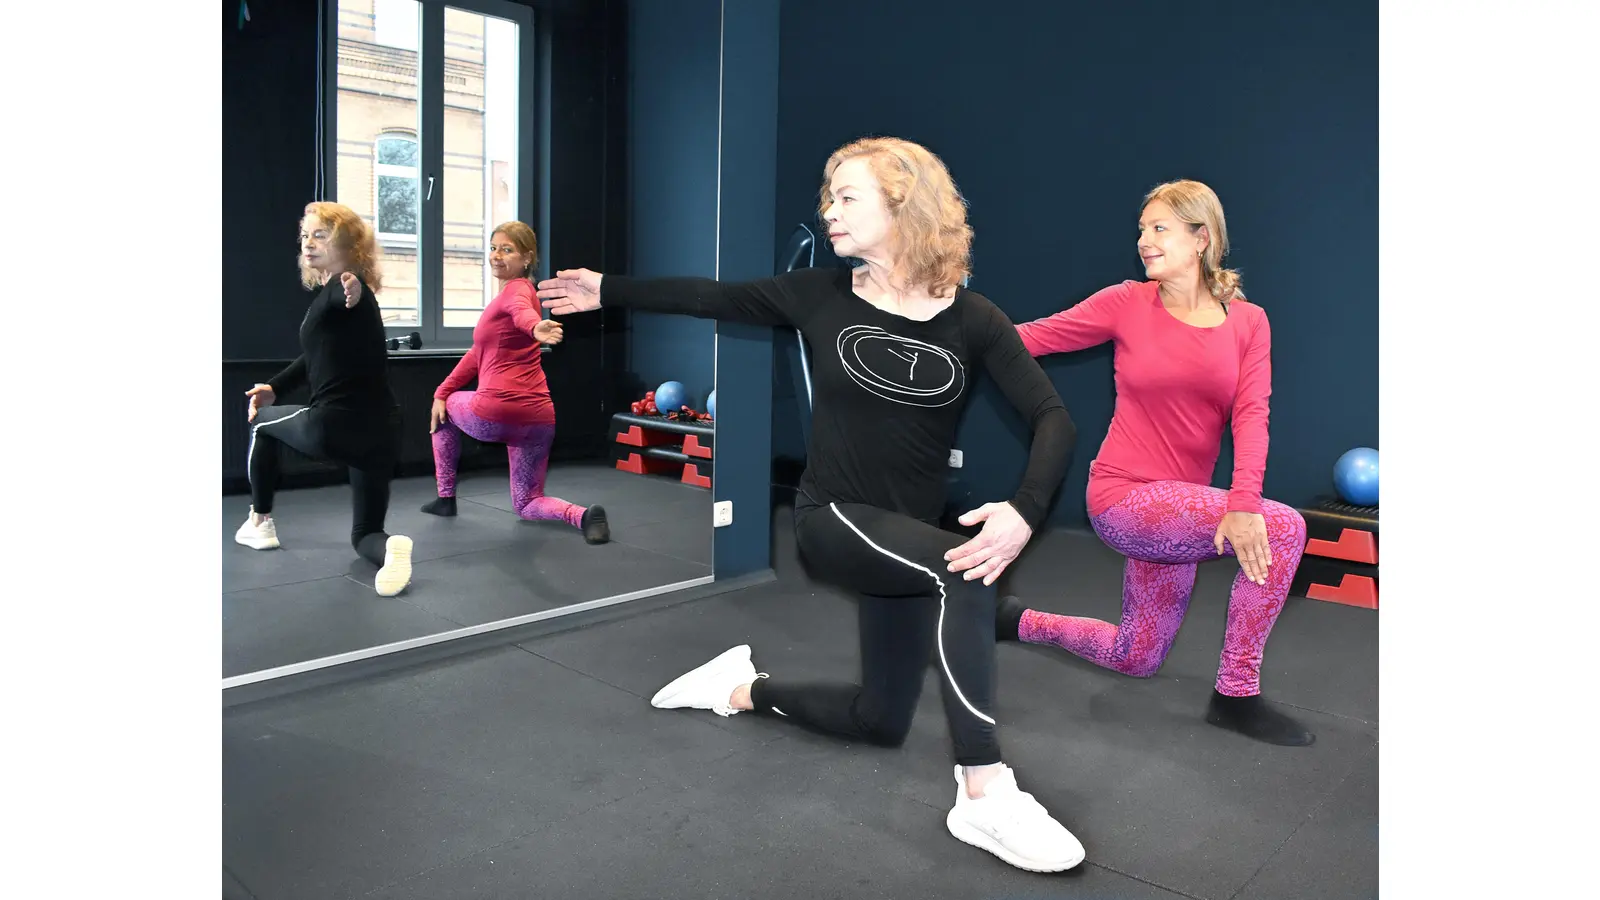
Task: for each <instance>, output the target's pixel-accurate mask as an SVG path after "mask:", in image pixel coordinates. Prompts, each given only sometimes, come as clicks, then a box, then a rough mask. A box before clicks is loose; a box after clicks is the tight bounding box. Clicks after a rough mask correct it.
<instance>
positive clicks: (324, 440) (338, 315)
mask: <svg viewBox="0 0 1600 900" xmlns="http://www.w3.org/2000/svg"><path fill="white" fill-rule="evenodd" d="M300 251H301V252H300V275H301V281H302V282H303V283H304V284H305V287H306V289H307V290H315V291H316V292H317V294H316V296H315V297H314V298H313V299H312V301H311V306H310V308H309V309H307V310H306V315H305V318H304V319H303V320H301V322H300V346H301V348H302V349H303V351H304V352H302V353H301V354H300V357H299V358H298V359H296V360H295V361H294V362H292V363H290V364H289V366H288V368H286V369H284V370H283V371H282V372H279V373H278V374H277V375H274V376H273V377H272V379H271V380H270V381H268V382H267V383H266V384H258V385H256V386H255V387H253V388H251V389H250V390H249V391H247V392H246V396H248V397H249V398H250V411H249V416H250V422H251V428H250V457H249V472H250V498H251V501H252V502H251V506H250V517H249V518H248V519H246V520H245V522H244V524H243V525H241V526H239V531H238V533H237V534H235V535H234V540H236V541H238V542H239V543H241V544H243V545H245V546H246V547H251V548H254V549H256V550H271V549H273V548H275V547H277V546H278V526H277V523H276V522H274V521H273V518H272V497H273V493H274V492H275V491H276V490H277V487H278V457H279V455H280V450H279V448H280V447H281V446H287V447H292V448H294V449H295V450H298V451H300V452H301V453H304V454H305V455H307V456H310V457H312V458H315V459H326V460H332V461H333V462H337V463H342V464H343V465H346V466H349V468H350V489H351V492H352V495H353V500H354V504H353V507H354V508H353V518H354V521H353V522H352V524H351V527H350V543H351V544H353V545H354V546H355V548H356V553H358V554H359V555H360V556H361V557H362V558H363V559H366V560H368V561H370V562H371V563H372V564H373V565H375V566H378V574H377V577H376V578H375V579H374V584H375V586H376V588H377V590H378V593H379V594H380V595H382V596H384V597H392V596H394V595H395V594H398V593H400V592H401V591H402V590H404V589H405V587H406V585H408V584H410V583H411V538H408V537H406V536H405V535H400V534H393V535H391V534H386V533H384V530H383V520H384V518H385V517H387V515H388V513H389V482H390V480H391V479H393V478H394V468H395V463H396V461H397V460H398V459H399V452H400V432H399V420H400V408H399V404H397V403H396V402H395V398H394V394H393V392H391V391H390V390H389V355H388V353H387V352H386V351H385V349H384V331H383V314H382V313H381V312H380V311H379V309H378V302H377V298H376V297H375V296H374V292H375V291H378V290H381V288H382V280H381V277H380V275H379V273H378V266H377V255H378V254H377V244H376V242H375V241H374V239H373V235H372V229H371V228H370V227H369V226H368V225H367V223H366V222H365V221H363V220H362V218H361V217H360V216H358V215H356V213H355V212H354V211H353V210H351V209H350V208H349V207H347V206H341V205H340V204H337V203H312V204H310V205H308V206H307V207H306V212H305V218H304V219H303V220H301V223H300ZM347 273H348V274H353V275H354V276H355V278H356V279H359V283H356V282H355V281H350V283H349V285H348V287H347V286H345V285H341V283H340V279H339V278H338V277H335V276H338V275H341V274H346V278H347V280H349V279H348V274H347ZM358 288H359V290H357V289H358ZM306 383H309V384H310V385H311V397H310V399H309V400H308V401H307V403H306V405H305V406H278V405H274V401H275V400H276V399H277V397H278V395H279V394H282V393H285V392H287V391H292V390H294V389H295V388H297V387H299V386H300V385H302V384H306Z"/></svg>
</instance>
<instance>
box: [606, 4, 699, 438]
mask: <svg viewBox="0 0 1600 900" xmlns="http://www.w3.org/2000/svg"><path fill="white" fill-rule="evenodd" d="M721 8H722V3H721V0H634V2H633V3H631V4H630V5H629V8H628V32H629V35H628V40H629V45H630V51H631V55H630V84H629V98H630V99H629V125H628V134H629V150H630V157H631V158H630V184H631V186H632V210H631V213H630V215H629V222H630V224H631V227H632V247H633V261H632V266H631V272H632V274H634V275H640V276H661V275H701V276H705V277H707V278H709V277H712V276H714V275H715V274H716V269H717V140H718V136H717V127H718V97H717V90H718V77H719V75H720V71H719V70H720V58H719V52H718V45H719V39H720V35H721V20H722V9H721ZM631 325H632V328H631V334H630V336H629V359H628V369H629V371H630V372H631V373H632V374H633V375H634V376H636V377H637V378H638V379H639V383H640V389H641V390H654V389H655V387H656V386H657V385H659V384H661V382H663V381H668V380H676V381H681V382H683V385H684V387H685V388H687V389H688V394H689V399H688V402H689V404H690V405H691V406H693V407H695V408H696V409H701V410H703V409H705V400H706V395H707V394H709V393H710V392H711V389H712V387H713V386H714V385H713V377H714V371H715V353H714V351H713V347H714V342H715V337H716V324H715V323H714V322H711V321H708V320H704V319H693V318H689V317H687V316H664V315H658V314H655V313H633V314H632V323H631Z"/></svg>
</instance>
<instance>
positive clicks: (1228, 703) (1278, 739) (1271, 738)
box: [1206, 689, 1317, 747]
mask: <svg viewBox="0 0 1600 900" xmlns="http://www.w3.org/2000/svg"><path fill="white" fill-rule="evenodd" d="M1206 721H1207V722H1210V723H1211V724H1212V725H1215V726H1217V727H1218V728H1226V729H1228V730H1229V731H1237V732H1239V733H1240V734H1242V735H1244V736H1245V737H1248V738H1254V739H1255V740H1258V741H1261V742H1262V743H1266V744H1276V745H1277V746H1279V747H1309V746H1311V745H1312V744H1313V743H1314V742H1315V741H1316V739H1317V736H1316V735H1314V734H1312V733H1311V732H1310V731H1307V730H1306V727H1305V726H1304V725H1301V724H1300V723H1299V722H1296V721H1295V720H1294V719H1291V718H1289V717H1288V716H1286V715H1284V714H1283V713H1281V712H1278V711H1277V710H1274V709H1273V708H1272V707H1270V706H1268V705H1267V701H1265V700H1263V699H1261V695H1260V694H1252V695H1250V696H1248V697H1229V696H1228V695H1227V694H1223V693H1221V692H1219V691H1217V690H1215V689H1213V690H1212V692H1211V705H1210V706H1209V707H1208V708H1207V709H1206Z"/></svg>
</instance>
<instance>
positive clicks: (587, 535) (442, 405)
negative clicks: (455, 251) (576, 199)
mask: <svg viewBox="0 0 1600 900" xmlns="http://www.w3.org/2000/svg"><path fill="white" fill-rule="evenodd" d="M489 243H490V248H489V267H490V269H491V270H492V271H493V272H494V275H495V278H497V279H499V281H500V293H499V294H498V295H496V296H495V298H494V299H493V300H492V301H490V302H489V305H488V306H486V307H484V308H483V314H482V315H481V316H479V317H478V324H477V326H476V327H475V328H473V329H472V349H471V350H469V351H467V355H466V356H464V357H462V358H461V362H460V363H457V364H456V368H455V371H453V372H451V373H450V376H449V377H448V378H446V379H445V380H444V382H443V383H441V384H440V385H439V389H438V390H437V391H435V392H434V394H433V398H434V399H433V413H432V415H431V416H430V417H429V422H428V431H429V432H430V433H432V434H433V463H434V473H435V478H436V480H437V481H438V483H439V497H438V499H436V500H433V501H430V502H429V503H427V504H426V505H425V506H423V507H422V511H423V512H425V513H432V514H433V515H436V516H453V515H455V514H456V462H457V461H458V460H459V459H460V458H461V434H462V433H463V432H465V433H467V434H470V435H472V437H473V438H475V439H476V440H480V441H483V442H485V443H494V444H505V445H506V456H507V459H508V461H509V462H510V464H511V505H512V508H513V509H514V510H515V511H516V514H517V515H518V516H519V517H521V518H523V519H552V520H558V521H562V522H566V523H567V524H568V525H571V526H572V527H573V528H578V529H581V530H582V531H583V538H584V540H586V541H588V542H589V543H591V544H600V543H604V542H606V541H607V540H610V537H611V532H610V528H609V527H608V526H607V524H606V511H605V510H604V509H602V508H601V507H599V506H591V507H588V508H587V509H585V508H584V507H582V506H578V505H576V504H573V503H568V502H567V501H565V500H561V499H558V498H556V497H546V496H545V493H544V478H545V472H546V470H547V469H548V467H549V465H550V446H551V444H552V443H554V441H555V436H556V408H555V405H554V404H552V403H551V402H550V387H549V385H548V384H546V383H545V379H544V366H543V365H542V363H541V362H540V349H539V345H540V344H541V343H545V344H556V343H560V341H561V323H559V322H556V321H554V320H551V319H546V318H544V317H543V316H542V315H541V314H540V311H539V304H538V301H537V300H535V299H534V296H533V283H532V282H530V281H529V280H528V275H529V274H530V273H531V272H532V271H533V267H534V265H536V264H537V263H538V260H539V245H538V242H537V240H536V238H535V237H534V234H533V229H532V228H529V227H528V226H527V225H525V224H524V223H522V222H507V223H505V224H504V225H501V226H499V227H498V228H496V229H495V231H494V235H493V236H492V237H491V238H490V240H489ZM474 377H476V378H477V379H478V389H477V390H475V391H464V390H462V388H464V387H466V386H467V383H468V382H469V381H471V380H472V379H473V378H474Z"/></svg>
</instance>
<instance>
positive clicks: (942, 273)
mask: <svg viewBox="0 0 1600 900" xmlns="http://www.w3.org/2000/svg"><path fill="white" fill-rule="evenodd" d="M858 157H865V158H866V159H867V163H868V165H869V166H871V168H872V174H873V176H874V177H876V178H877V179H878V184H879V185H880V186H881V187H882V189H883V200H884V206H886V207H887V208H888V210H889V216H890V221H891V222H892V223H893V226H894V228H893V234H894V239H893V240H894V244H893V248H892V252H893V253H894V255H895V268H896V272H897V274H899V275H901V276H902V277H904V278H905V279H906V281H907V282H908V283H909V284H910V285H913V286H916V285H920V286H923V287H926V288H927V290H928V292H929V293H931V294H933V295H934V296H940V295H941V294H943V292H944V290H945V289H946V288H951V287H954V286H956V285H959V284H961V283H962V282H963V281H964V280H965V279H966V278H967V277H968V276H969V275H971V274H972V226H970V225H968V224H967V204H966V201H965V200H964V199H963V198H962V196H961V192H960V191H959V190H958V189H957V188H956V183H955V179H953V178H951V177H950V170H949V169H947V168H946V167H945V164H944V161H943V160H941V159H939V157H937V156H935V155H934V154H933V153H932V152H931V151H929V150H928V149H927V148H926V147H923V146H922V145H921V144H916V143H912V142H911V141H907V140H903V139H901V138H895V137H870V138H862V139H860V140H856V141H851V142H850V143H848V144H845V145H844V146H843V147H840V148H839V149H838V150H835V151H834V152H833V155H832V156H830V157H828V164H827V166H826V167H824V168H823V170H822V191H821V194H820V197H819V203H818V205H817V214H818V215H819V216H820V215H822V213H823V211H824V210H826V209H827V208H828V206H829V205H830V204H832V203H833V192H832V190H830V186H831V185H832V183H833V173H834V171H835V170H837V169H838V168H839V166H840V165H841V164H842V163H844V162H845V161H846V160H850V159H856V158H858Z"/></svg>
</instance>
